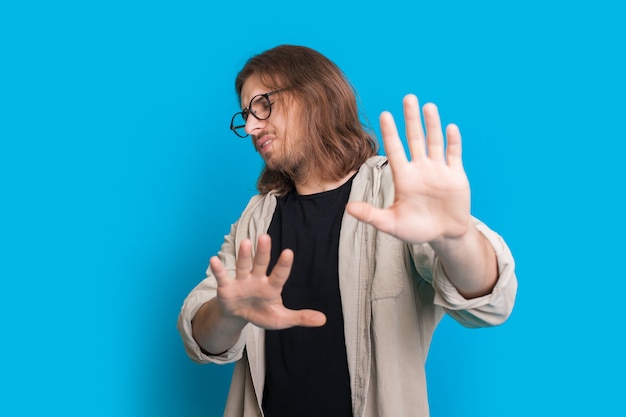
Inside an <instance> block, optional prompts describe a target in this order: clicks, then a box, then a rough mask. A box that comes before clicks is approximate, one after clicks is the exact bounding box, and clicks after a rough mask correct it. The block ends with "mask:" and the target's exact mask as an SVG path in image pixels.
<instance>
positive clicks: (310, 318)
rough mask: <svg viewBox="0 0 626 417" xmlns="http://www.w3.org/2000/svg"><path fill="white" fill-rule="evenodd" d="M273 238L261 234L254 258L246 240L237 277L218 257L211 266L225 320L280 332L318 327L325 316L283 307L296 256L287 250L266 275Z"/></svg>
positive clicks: (310, 311) (239, 257) (249, 242)
mask: <svg viewBox="0 0 626 417" xmlns="http://www.w3.org/2000/svg"><path fill="white" fill-rule="evenodd" d="M271 246H272V243H271V239H270V237H269V235H261V236H260V237H259V239H258V245H257V251H256V254H255V256H254V259H253V258H252V242H251V241H250V240H247V239H246V240H244V241H243V242H241V245H240V246H239V256H238V258H237V261H236V270H235V278H234V279H233V278H231V277H230V275H229V274H228V271H227V270H226V269H225V268H224V266H223V265H222V262H221V261H220V260H219V258H218V257H217V256H214V257H212V258H211V261H210V265H211V270H212V271H213V274H214V275H215V278H216V279H217V285H218V288H217V304H218V306H219V308H220V310H221V313H222V315H223V316H224V317H233V318H234V317H237V318H240V319H242V320H245V321H246V322H250V323H252V324H254V325H256V326H258V327H261V328H264V329H269V330H279V329H286V328H289V327H294V326H305V327H318V326H323V325H324V324H325V323H326V316H325V315H324V314H323V313H321V312H319V311H316V310H290V309H288V308H286V307H285V306H284V305H283V299H282V296H281V293H282V290H283V286H284V285H285V282H286V281H287V278H288V277H289V272H290V271H291V266H292V264H293V257H294V254H293V252H292V251H291V250H290V249H285V250H284V251H282V253H281V254H280V256H279V258H278V261H277V263H276V265H275V266H274V268H273V269H272V272H271V273H270V275H269V276H267V268H268V265H269V262H270V253H271Z"/></svg>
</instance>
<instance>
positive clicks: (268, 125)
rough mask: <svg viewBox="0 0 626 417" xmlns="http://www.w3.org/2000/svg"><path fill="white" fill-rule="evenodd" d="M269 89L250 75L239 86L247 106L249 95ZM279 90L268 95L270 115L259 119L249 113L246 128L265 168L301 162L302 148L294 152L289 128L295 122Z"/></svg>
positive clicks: (297, 164)
mask: <svg viewBox="0 0 626 417" xmlns="http://www.w3.org/2000/svg"><path fill="white" fill-rule="evenodd" d="M272 90H273V89H272V88H271V87H268V86H266V85H263V84H262V83H261V82H260V81H259V79H258V78H257V77H256V76H255V75H252V76H250V77H249V78H248V79H247V80H246V82H245V83H244V84H243V87H242V89H241V103H242V104H243V103H245V104H243V105H244V106H248V105H249V103H250V100H251V99H252V97H254V96H256V95H258V94H265V93H268V92H270V91H272ZM280 94H284V92H279V93H276V94H273V95H271V96H269V99H270V103H271V105H272V112H271V114H270V117H269V118H267V119H265V120H258V119H257V118H256V117H254V116H253V115H249V116H248V119H247V120H246V128H245V129H246V133H248V135H250V138H251V139H252V144H253V145H254V147H255V149H256V150H257V152H259V154H260V155H261V157H262V158H263V160H264V161H265V164H266V165H267V166H268V168H270V169H288V170H292V169H293V168H294V167H298V166H299V165H300V164H301V162H302V158H301V157H300V156H299V155H298V154H299V153H301V152H297V151H298V149H297V147H296V146H295V145H296V142H297V139H295V137H296V136H295V135H294V133H295V131H294V129H293V128H292V127H293V125H294V123H293V122H292V121H291V120H288V118H287V116H286V113H285V111H284V108H283V106H281V104H280V103H279V98H278V95H280ZM282 102H284V101H282Z"/></svg>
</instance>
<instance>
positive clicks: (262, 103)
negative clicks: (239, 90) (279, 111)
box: [231, 94, 272, 138]
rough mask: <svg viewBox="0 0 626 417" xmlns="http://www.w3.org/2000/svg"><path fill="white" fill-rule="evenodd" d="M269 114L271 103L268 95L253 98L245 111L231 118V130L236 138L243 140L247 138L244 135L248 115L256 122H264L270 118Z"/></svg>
mask: <svg viewBox="0 0 626 417" xmlns="http://www.w3.org/2000/svg"><path fill="white" fill-rule="evenodd" d="M271 112H272V103H271V102H270V98H269V94H259V95H257V96H254V97H252V100H250V106H249V107H248V108H247V109H244V111H242V112H239V113H237V114H235V115H234V116H233V119H232V120H231V129H232V130H233V131H234V132H235V134H236V135H237V136H240V137H242V138H245V137H246V136H248V134H247V133H246V120H248V117H249V115H250V114H252V116H253V117H256V118H257V119H258V120H265V119H267V118H269V117H270V114H271Z"/></svg>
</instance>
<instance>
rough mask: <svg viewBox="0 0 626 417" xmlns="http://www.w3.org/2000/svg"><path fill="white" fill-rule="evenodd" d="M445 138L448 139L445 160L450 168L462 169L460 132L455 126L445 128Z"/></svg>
mask: <svg viewBox="0 0 626 417" xmlns="http://www.w3.org/2000/svg"><path fill="white" fill-rule="evenodd" d="M446 137H447V138H448V149H447V150H446V159H447V161H448V165H449V166H450V167H451V168H463V157H462V148H463V147H462V144H461V131H460V130H459V127H458V126H457V125H455V124H449V125H448V126H447V127H446Z"/></svg>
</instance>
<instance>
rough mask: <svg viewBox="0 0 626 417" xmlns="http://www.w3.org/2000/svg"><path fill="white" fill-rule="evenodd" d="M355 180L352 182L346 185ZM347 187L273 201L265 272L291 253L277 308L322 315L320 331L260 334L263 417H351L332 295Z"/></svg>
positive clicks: (339, 318) (339, 316) (336, 297)
mask: <svg viewBox="0 0 626 417" xmlns="http://www.w3.org/2000/svg"><path fill="white" fill-rule="evenodd" d="M353 178H354V177H353ZM351 187H352V179H350V180H349V181H347V182H346V183H345V184H344V185H342V186H341V187H339V188H337V189H335V190H331V191H326V192H322V193H318V194H313V195H305V196H302V195H298V194H297V193H296V192H295V191H292V192H290V193H288V194H287V195H285V196H284V197H281V198H279V199H278V202H277V207H276V211H275V212H274V216H273V218H272V222H271V224H270V227H269V230H268V234H269V235H270V236H271V238H272V255H271V262H270V265H269V268H268V272H269V271H271V268H273V266H274V265H275V264H276V261H277V259H278V256H279V255H280V252H281V251H282V250H283V249H286V248H289V249H292V250H293V251H294V255H295V257H294V263H293V267H292V269H291V274H290V276H289V279H288V280H287V282H286V284H285V287H284V288H283V292H282V297H283V303H284V304H285V306H286V307H287V308H291V309H295V310H298V309H304V308H307V309H314V310H319V311H321V312H323V313H324V314H325V315H326V318H327V321H326V324H325V325H324V326H322V327H317V328H307V327H294V328H291V329H285V330H274V331H270V330H268V331H266V332H265V361H266V376H265V390H264V392H263V411H264V413H265V416H266V417H308V416H310V417H313V416H315V417H319V416H333V417H350V416H352V405H351V395H350V377H349V373H348V362H347V358H346V346H345V339H344V329H343V313H342V309H341V296H340V293H339V272H338V267H339V266H338V257H339V253H338V250H339V232H340V229H341V220H342V218H343V214H344V211H345V206H346V203H347V202H348V197H349V195H350V189H351Z"/></svg>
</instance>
